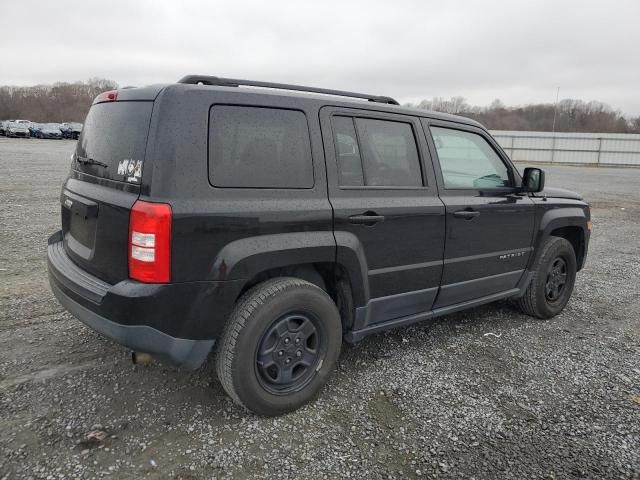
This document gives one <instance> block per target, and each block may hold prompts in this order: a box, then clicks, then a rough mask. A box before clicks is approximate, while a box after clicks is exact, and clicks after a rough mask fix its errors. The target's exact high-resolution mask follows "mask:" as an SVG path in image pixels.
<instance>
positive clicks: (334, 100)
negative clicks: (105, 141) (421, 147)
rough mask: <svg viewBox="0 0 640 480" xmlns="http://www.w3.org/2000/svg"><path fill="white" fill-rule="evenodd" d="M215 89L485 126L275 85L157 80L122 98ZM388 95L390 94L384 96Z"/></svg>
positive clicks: (126, 92) (454, 117)
mask: <svg viewBox="0 0 640 480" xmlns="http://www.w3.org/2000/svg"><path fill="white" fill-rule="evenodd" d="M202 89H206V90H211V91H212V92H224V93H237V92H243V93H248V94H254V95H273V96H279V97H296V98H299V99H301V100H312V101H318V100H320V101H323V102H326V103H327V105H335V106H344V107H350V108H361V109H367V110H377V111H384V112H389V113H398V114H404V115H412V116H419V117H426V118H433V119H438V120H445V121H450V122H456V123H463V124H467V125H473V126H477V127H481V128H483V127H482V125H481V124H480V123H478V122H476V121H475V120H472V119H470V118H467V117H461V116H459V115H451V114H448V113H442V112H434V111H431V110H424V109H421V108H415V107H408V106H402V105H393V104H389V103H381V102H375V101H367V100H365V99H355V98H349V97H342V96H337V95H327V94H320V93H307V92H302V91H291V90H281V89H274V88H258V87H245V86H241V87H236V86H220V85H196V84H184V83H169V84H157V85H149V86H145V87H134V88H125V89H121V90H118V100H125V101H126V100H155V99H156V97H157V96H158V95H159V94H160V93H161V92H163V91H166V93H171V92H174V91H175V92H182V93H184V92H185V91H189V90H202ZM381 98H388V97H381Z"/></svg>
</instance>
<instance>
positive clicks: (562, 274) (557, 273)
mask: <svg viewBox="0 0 640 480" xmlns="http://www.w3.org/2000/svg"><path fill="white" fill-rule="evenodd" d="M576 270H577V263H576V254H575V252H574V250H573V246H572V245H571V243H569V241H567V240H566V239H564V238H560V237H550V238H549V240H548V241H547V243H545V244H544V246H543V247H542V252H541V253H540V257H539V258H538V261H537V264H536V266H535V269H534V271H533V275H532V277H531V281H530V282H529V286H528V287H527V290H526V291H525V293H524V295H523V296H522V297H521V298H519V299H518V307H519V308H520V310H522V311H523V312H524V313H526V314H527V315H531V316H533V317H537V318H542V319H547V318H551V317H554V316H556V315H557V314H558V313H560V312H561V311H562V310H563V309H564V307H565V306H566V305H567V303H568V302H569V299H570V298H571V294H572V293H573V287H574V285H575V281H576Z"/></svg>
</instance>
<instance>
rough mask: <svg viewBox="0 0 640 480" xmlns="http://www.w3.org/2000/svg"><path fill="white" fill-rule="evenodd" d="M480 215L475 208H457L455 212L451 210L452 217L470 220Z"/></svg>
mask: <svg viewBox="0 0 640 480" xmlns="http://www.w3.org/2000/svg"><path fill="white" fill-rule="evenodd" d="M478 215H480V212H478V211H476V210H458V211H457V212H453V216H454V217H458V218H464V219H465V220H471V219H473V218H476V217H477V216H478Z"/></svg>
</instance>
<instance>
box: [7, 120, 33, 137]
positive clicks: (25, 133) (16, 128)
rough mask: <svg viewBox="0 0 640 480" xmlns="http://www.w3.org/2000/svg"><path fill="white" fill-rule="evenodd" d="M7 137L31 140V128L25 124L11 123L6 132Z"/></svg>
mask: <svg viewBox="0 0 640 480" xmlns="http://www.w3.org/2000/svg"><path fill="white" fill-rule="evenodd" d="M5 135H6V136H7V137H22V138H29V137H30V136H31V134H30V133H29V128H28V127H27V126H26V125H25V124H24V123H18V122H11V123H9V124H8V125H7V129H6V131H5Z"/></svg>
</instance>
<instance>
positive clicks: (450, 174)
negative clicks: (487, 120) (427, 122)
mask: <svg viewBox="0 0 640 480" xmlns="http://www.w3.org/2000/svg"><path fill="white" fill-rule="evenodd" d="M431 135H433V141H434V142H435V144H436V150H437V152H438V159H439V160H440V168H441V170H442V177H443V179H444V186H445V188H464V189H480V188H500V187H508V186H510V185H511V180H510V178H509V170H508V168H507V166H506V165H505V164H504V162H503V161H502V160H501V159H500V157H499V156H498V154H497V153H496V152H495V150H493V148H491V145H489V142H487V141H486V140H485V139H484V138H483V137H482V136H481V135H478V134H476V133H471V132H465V131H462V130H454V129H452V128H443V127H431Z"/></svg>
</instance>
